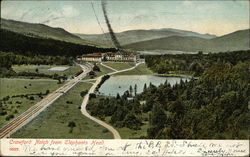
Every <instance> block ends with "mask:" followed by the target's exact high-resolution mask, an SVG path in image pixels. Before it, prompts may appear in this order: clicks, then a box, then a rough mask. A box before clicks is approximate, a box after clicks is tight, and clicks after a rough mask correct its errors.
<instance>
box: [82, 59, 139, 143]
mask: <svg viewBox="0 0 250 157" xmlns="http://www.w3.org/2000/svg"><path fill="white" fill-rule="evenodd" d="M139 64H141V63H138V64H136V65H135V66H134V67H132V68H128V69H124V70H120V71H118V70H115V71H114V72H111V73H108V74H107V75H113V74H117V73H120V72H124V71H129V70H133V69H134V68H135V67H137V66H138V65H139ZM102 65H103V64H102ZM106 67H107V68H110V69H111V67H109V66H107V65H106ZM112 69H113V68H112ZM103 76H104V75H102V76H99V77H98V78H97V79H96V82H95V83H94V84H93V86H92V87H91V88H90V89H89V91H88V93H87V94H86V95H85V97H84V98H83V101H82V105H81V112H82V114H83V115H84V116H86V117H88V118H89V119H91V120H93V121H94V122H96V123H98V124H100V125H102V126H103V127H105V128H106V129H108V130H109V131H110V132H111V133H112V134H113V136H114V139H121V136H120V134H119V132H118V131H117V130H116V129H115V128H113V127H112V126H111V125H109V124H107V123H105V122H104V121H101V120H99V119H97V118H95V117H92V116H91V115H90V114H89V113H88V111H87V109H86V106H87V104H88V102H89V94H90V93H94V91H95V89H96V87H97V85H98V84H99V83H100V82H101V79H102V77H103Z"/></svg>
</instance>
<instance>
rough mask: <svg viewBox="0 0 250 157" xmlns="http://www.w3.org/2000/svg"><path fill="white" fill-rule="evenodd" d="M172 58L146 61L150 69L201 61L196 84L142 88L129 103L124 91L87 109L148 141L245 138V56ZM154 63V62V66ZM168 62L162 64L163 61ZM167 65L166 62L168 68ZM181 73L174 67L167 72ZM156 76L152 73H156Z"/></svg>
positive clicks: (248, 85) (248, 75)
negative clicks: (142, 131)
mask: <svg viewBox="0 0 250 157" xmlns="http://www.w3.org/2000/svg"><path fill="white" fill-rule="evenodd" d="M170 56H171V55H168V56H164V57H159V56H158V57H155V58H154V57H150V58H147V59H146V62H147V64H148V65H150V67H151V69H154V68H152V67H153V64H154V65H155V67H157V66H159V65H162V66H164V62H165V60H168V58H171V60H173V61H174V60H181V59H182V60H184V61H186V62H188V63H191V64H192V62H194V60H200V61H202V62H200V63H199V64H202V65H204V67H205V68H204V69H203V71H202V72H201V73H200V74H199V75H200V77H199V78H198V79H191V80H190V81H187V82H184V81H181V82H180V84H176V85H174V86H170V84H169V83H168V82H165V83H164V84H162V85H160V86H159V87H156V86H154V85H152V84H151V85H150V86H149V87H147V86H146V85H145V86H144V91H143V93H141V94H139V95H136V96H135V97H134V98H133V100H131V99H128V97H131V92H130V91H129V90H128V91H127V92H125V93H124V95H122V96H119V95H117V97H116V98H105V99H104V98H103V99H100V100H99V101H92V103H91V104H90V105H88V106H87V107H88V110H89V111H90V113H91V114H92V115H94V116H97V117H99V118H101V119H105V118H106V117H109V116H111V118H110V120H109V121H108V122H109V123H111V124H112V125H114V126H115V127H118V128H119V127H127V128H130V129H133V130H138V129H141V126H142V125H145V124H147V133H146V134H147V136H146V137H144V136H141V137H138V138H150V139H248V138H249V137H248V124H249V115H248V113H249V112H248V102H249V101H250V72H249V70H250V69H249V67H250V62H249V60H250V56H249V51H242V52H231V53H219V54H209V55H203V54H199V55H174V56H172V57H170ZM153 61H154V62H153ZM166 63H167V62H166ZM167 64H168V63H167ZM174 67H176V68H177V69H178V68H185V67H182V66H178V63H177V62H175V64H174V65H173V67H172V68H174ZM155 70H156V71H157V68H156V69H155Z"/></svg>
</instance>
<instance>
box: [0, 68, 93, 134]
mask: <svg viewBox="0 0 250 157" xmlns="http://www.w3.org/2000/svg"><path fill="white" fill-rule="evenodd" d="M80 66H81V68H82V69H83V72H82V73H81V74H80V75H78V76H77V77H75V78H74V79H72V80H70V81H68V82H67V83H65V84H64V85H63V86H61V87H60V88H58V89H57V90H55V91H54V92H52V93H51V94H49V95H48V96H47V97H45V98H44V99H42V100H41V101H40V102H38V103H36V104H35V105H33V106H32V107H30V108H29V109H28V110H26V111H25V112H23V113H22V114H20V115H19V116H17V117H16V118H14V119H13V120H12V121H10V122H9V123H8V124H6V125H4V126H3V127H2V128H1V129H0V138H6V137H9V136H10V135H11V134H13V133H14V132H16V131H17V130H18V129H20V128H21V127H23V126H24V125H26V124H27V123H29V122H30V121H31V120H32V119H33V118H35V117H36V116H37V115H39V113H41V112H42V111H43V110H44V109H46V108H47V107H48V106H49V105H50V104H52V103H53V102H54V101H55V100H57V99H58V98H59V97H60V96H62V95H63V94H64V93H66V92H67V91H68V90H70V89H71V88H72V87H74V86H75V85H76V84H77V83H78V82H80V81H81V80H82V79H83V78H84V77H85V76H86V75H87V74H88V73H89V72H90V71H91V70H92V69H91V68H90V66H83V65H80Z"/></svg>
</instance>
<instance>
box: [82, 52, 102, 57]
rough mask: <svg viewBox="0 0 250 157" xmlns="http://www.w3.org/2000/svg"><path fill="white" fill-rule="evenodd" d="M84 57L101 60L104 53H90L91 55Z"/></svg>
mask: <svg viewBox="0 0 250 157" xmlns="http://www.w3.org/2000/svg"><path fill="white" fill-rule="evenodd" d="M82 57H85V58H100V57H102V53H100V52H95V53H89V54H86V55H82Z"/></svg>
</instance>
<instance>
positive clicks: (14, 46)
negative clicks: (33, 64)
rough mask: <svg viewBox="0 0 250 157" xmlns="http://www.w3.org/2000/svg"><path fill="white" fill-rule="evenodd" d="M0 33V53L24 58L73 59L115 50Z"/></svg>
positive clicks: (6, 32)
mask: <svg viewBox="0 0 250 157" xmlns="http://www.w3.org/2000/svg"><path fill="white" fill-rule="evenodd" d="M0 33H1V38H0V52H13V53H16V54H21V55H26V56H35V55H49V56H68V57H75V56H77V55H82V54H87V53H93V52H110V51H115V49H110V48H109V49H108V48H98V47H95V46H89V45H81V44H75V43H71V42H65V41H60V40H55V39H44V38H36V37H30V36H26V35H23V34H19V33H16V32H12V31H9V30H5V29H0Z"/></svg>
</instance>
